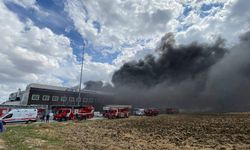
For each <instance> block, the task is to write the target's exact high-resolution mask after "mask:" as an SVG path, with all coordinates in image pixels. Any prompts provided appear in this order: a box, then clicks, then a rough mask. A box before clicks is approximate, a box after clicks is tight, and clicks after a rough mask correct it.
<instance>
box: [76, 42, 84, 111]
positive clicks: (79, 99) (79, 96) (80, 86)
mask: <svg viewBox="0 0 250 150" xmlns="http://www.w3.org/2000/svg"><path fill="white" fill-rule="evenodd" d="M85 42H86V41H85V40H83V47H82V64H81V75H80V85H79V95H78V101H77V102H78V106H79V105H80V101H81V88H82V71H83V61H84V50H85V44H86V43H85Z"/></svg>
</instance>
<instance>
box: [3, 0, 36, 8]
mask: <svg viewBox="0 0 250 150" xmlns="http://www.w3.org/2000/svg"><path fill="white" fill-rule="evenodd" d="M4 1H5V2H6V3H15V4H17V5H19V6H22V7H24V8H33V9H38V7H37V6H36V0H4Z"/></svg>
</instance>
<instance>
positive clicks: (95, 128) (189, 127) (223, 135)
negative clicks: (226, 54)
mask: <svg viewBox="0 0 250 150" xmlns="http://www.w3.org/2000/svg"><path fill="white" fill-rule="evenodd" d="M0 139H1V141H0V144H1V143H2V146H0V149H1V147H2V149H4V148H5V149H53V150H54V149H91V150H92V149H97V150H99V149H100V150H103V149H113V150H119V149H121V150H123V149H250V114H248V113H245V114H243V113H242V114H210V115H208V114H199V115H198V114H180V115H162V116H157V117H130V118H128V119H115V120H106V119H105V120H92V121H83V122H77V123H76V122H60V123H49V124H44V123H43V124H38V123H37V124H30V125H18V126H7V131H6V132H5V133H4V134H2V135H0ZM3 144H4V145H3Z"/></svg>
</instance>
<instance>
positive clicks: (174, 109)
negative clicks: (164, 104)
mask: <svg viewBox="0 0 250 150" xmlns="http://www.w3.org/2000/svg"><path fill="white" fill-rule="evenodd" d="M166 113H167V114H178V113H179V109H177V108H167V109H166Z"/></svg>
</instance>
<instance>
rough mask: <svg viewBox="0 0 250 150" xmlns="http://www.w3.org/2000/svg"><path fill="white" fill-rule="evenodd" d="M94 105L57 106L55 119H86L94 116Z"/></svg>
mask: <svg viewBox="0 0 250 150" xmlns="http://www.w3.org/2000/svg"><path fill="white" fill-rule="evenodd" d="M93 116H94V107H93V106H83V107H73V108H72V107H60V108H55V115H54V120H57V121H66V120H74V119H78V120H84V119H89V118H93Z"/></svg>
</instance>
